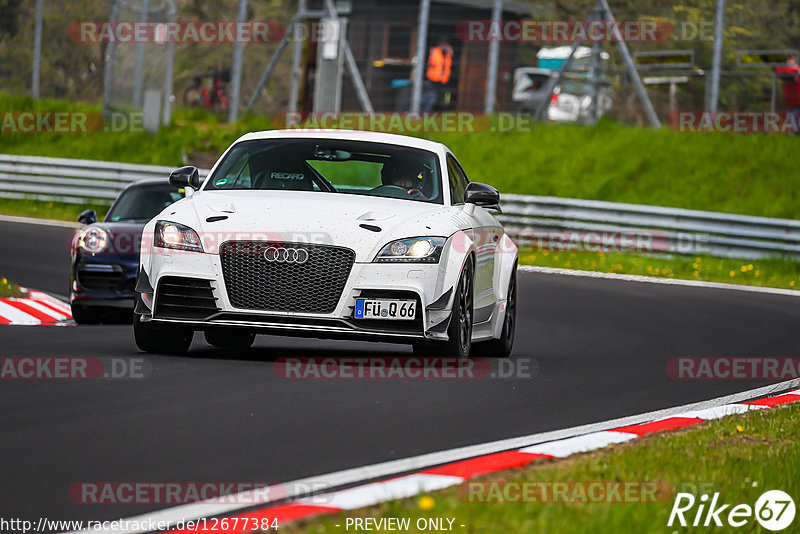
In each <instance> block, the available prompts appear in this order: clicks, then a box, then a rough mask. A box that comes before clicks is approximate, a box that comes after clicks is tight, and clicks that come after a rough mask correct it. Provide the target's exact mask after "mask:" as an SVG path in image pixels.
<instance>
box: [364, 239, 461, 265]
mask: <svg viewBox="0 0 800 534" xmlns="http://www.w3.org/2000/svg"><path fill="white" fill-rule="evenodd" d="M445 241H446V239H445V238H444V237H412V238H409V239H399V240H397V241H392V242H391V243H389V244H388V245H386V246H385V247H383V248H382V249H381V251H380V252H379V253H378V255H377V256H376V257H375V261H378V262H422V263H438V262H439V257H440V256H441V255H442V247H443V246H444V242H445Z"/></svg>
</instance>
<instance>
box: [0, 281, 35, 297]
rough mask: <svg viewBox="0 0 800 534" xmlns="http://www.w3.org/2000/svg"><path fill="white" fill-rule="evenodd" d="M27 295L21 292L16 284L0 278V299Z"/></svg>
mask: <svg viewBox="0 0 800 534" xmlns="http://www.w3.org/2000/svg"><path fill="white" fill-rule="evenodd" d="M27 296H28V293H27V292H26V291H23V290H22V289H21V288H20V287H19V286H18V285H17V284H15V283H13V282H11V281H10V280H8V279H7V278H0V298H19V297H27Z"/></svg>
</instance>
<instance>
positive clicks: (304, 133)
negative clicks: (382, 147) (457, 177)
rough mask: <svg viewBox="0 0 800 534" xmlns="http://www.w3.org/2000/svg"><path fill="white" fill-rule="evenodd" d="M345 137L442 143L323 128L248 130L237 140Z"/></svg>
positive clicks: (432, 146) (427, 145)
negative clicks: (248, 131)
mask: <svg viewBox="0 0 800 534" xmlns="http://www.w3.org/2000/svg"><path fill="white" fill-rule="evenodd" d="M281 137H282V138H286V139H290V138H291V139H297V138H307V139H347V140H350V141H371V142H373V143H386V144H390V145H400V146H408V147H413V148H421V149H423V150H430V151H434V152H436V151H438V150H439V149H440V148H442V147H443V146H444V145H443V144H442V143H437V142H435V141H428V140H427V139H418V138H416V137H410V136H407V135H398V134H390V133H382V132H369V131H363V130H323V129H308V130H304V129H300V128H297V129H294V128H293V129H288V130H264V131H261V132H250V133H247V134H244V135H243V136H241V137H240V138H239V139H237V142H238V141H249V140H251V139H275V138H281Z"/></svg>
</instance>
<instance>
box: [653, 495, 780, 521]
mask: <svg viewBox="0 0 800 534" xmlns="http://www.w3.org/2000/svg"><path fill="white" fill-rule="evenodd" d="M695 505H697V507H696V508H697V509H696V510H694V508H695ZM794 516H795V506H794V501H793V500H792V498H791V497H790V496H789V495H788V494H787V493H786V492H783V491H781V490H770V491H766V492H764V493H762V494H761V496H760V497H759V498H758V500H757V501H756V504H755V506H754V507H753V506H750V505H749V504H737V505H735V506H732V505H730V504H722V503H721V502H720V498H719V492H717V493H714V494H713V495H712V496H711V502H709V496H708V494H703V495H702V496H700V499H696V498H695V496H694V495H692V494H691V493H678V494H677V495H676V496H675V502H674V503H673V505H672V512H670V514H669V521H668V522H667V526H670V527H671V526H672V525H673V524H675V521H676V520H677V525H680V526H682V527H686V526H693V527H699V526H703V527H709V526H717V527H722V526H726V525H729V526H731V527H743V526H745V525H747V524H748V523H750V522H751V521H752V520H753V517H755V520H756V521H758V523H759V524H760V525H761V526H762V527H764V528H765V529H767V530H772V531H779V530H783V529H785V528H786V527H788V526H789V525H791V524H792V521H794Z"/></svg>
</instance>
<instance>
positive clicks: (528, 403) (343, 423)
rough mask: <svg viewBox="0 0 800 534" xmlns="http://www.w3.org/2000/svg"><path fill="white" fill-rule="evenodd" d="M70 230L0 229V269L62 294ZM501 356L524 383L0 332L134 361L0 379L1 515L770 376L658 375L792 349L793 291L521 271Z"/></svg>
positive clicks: (82, 333)
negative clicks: (360, 374) (91, 373)
mask: <svg viewBox="0 0 800 534" xmlns="http://www.w3.org/2000/svg"><path fill="white" fill-rule="evenodd" d="M70 232H71V230H69V229H66V228H56V227H49V226H39V225H28V224H19V223H6V222H1V223H0V251H2V252H1V253H0V276H6V277H8V278H10V279H12V280H14V281H16V282H17V283H19V284H22V285H25V286H27V287H31V288H37V289H42V290H46V291H52V292H55V293H58V294H65V293H66V291H67V284H68V267H69V255H68V250H67V245H66V244H67V242H68V237H69V235H70ZM519 290H520V293H519V310H518V313H519V317H518V320H519V322H518V327H517V339H516V346H515V350H514V354H513V355H512V360H514V361H515V362H520V361H521V360H523V359H530V360H532V361H534V367H535V368H536V369H537V371H536V373H535V376H533V377H532V378H505V379H501V378H494V379H489V378H484V379H473V380H413V379H412V380H377V379H376V380H370V379H362V380H357V379H352V380H287V379H284V378H280V377H279V376H277V375H278V374H279V373H276V369H278V367H276V364H275V359H276V358H281V357H298V356H299V357H304V356H313V357H323V356H334V357H353V356H371V355H378V354H380V355H394V356H400V357H402V356H405V355H410V349H409V348H408V347H406V346H404V345H390V344H379V343H366V342H342V341H325V340H313V339H294V338H282V337H272V336H259V337H258V338H257V341H256V344H255V346H254V348H253V349H251V350H249V351H245V352H241V353H233V354H232V353H226V352H225V351H223V350H220V349H214V348H211V347H209V346H207V345H206V344H205V343H204V341H203V340H202V336H201V335H200V334H196V335H195V340H194V344H193V346H192V350H191V352H190V353H189V355H187V356H185V357H163V356H151V355H143V354H141V353H139V352H138V350H137V348H136V346H135V345H134V342H133V337H132V332H131V327H130V326H129V325H99V326H77V327H23V326H13V327H8V326H7V327H0V356H84V357H86V356H93V357H98V358H102V359H109V358H114V357H118V358H141V357H144V358H145V360H146V362H147V364H146V365H147V368H148V369H149V372H148V374H147V376H146V377H145V378H140V379H126V380H13V381H12V380H2V381H1V382H0V429H2V430H0V432H2V434H1V435H2V439H0V473H2V482H3V483H2V485H0V517H4V518H9V517H13V518H22V519H29V520H34V521H36V520H38V518H39V517H42V516H44V517H47V518H49V519H84V520H86V519H91V520H104V519H116V518H120V517H128V516H132V515H136V514H140V513H143V512H146V511H148V510H153V509H158V508H164V507H165V506H164V505H161V504H156V505H129V504H104V505H87V504H76V503H74V502H73V501H71V500H70V497H69V494H68V491H69V488H70V486H72V485H73V484H76V483H80V482H86V481H140V482H141V481H146V482H179V481H220V482H222V481H238V482H282V481H290V480H295V479H298V478H301V477H309V476H313V475H317V474H324V473H328V472H333V471H338V470H341V469H346V468H351V467H357V466H362V465H367V464H372V463H376V462H382V461H387V460H391V459H397V458H404V457H408V456H413V455H418V454H422V453H426V452H434V451H439V450H443V449H449V448H454V447H458V446H464V445H470V444H476V443H481V442H486V441H492V440H497V439H502V438H510V437H515V436H521V435H526V434H531V433H536V432H544V431H549V430H557V429H562V428H568V427H572V426H576V425H581V424H586V423H592V422H599V421H604V420H608V419H612V418H616V417H622V416H626V415H633V414H637V413H642V412H647V411H651V410H657V409H662V408H668V407H672V406H677V405H681V404H686V403H689V402H695V401H701V400H707V399H711V398H714V397H718V396H722V395H726V394H730V393H735V392H739V391H744V390H747V389H751V388H755V387H758V386H761V385H766V384H769V383H770V382H777V381H778V380H772V381H769V380H767V381H755V380H700V381H697V380H675V379H672V378H670V377H669V376H668V374H667V372H666V364H667V361H668V360H669V359H670V358H672V357H676V356H732V357H752V358H761V357H785V356H791V357H800V343H798V338H797V332H798V330H797V325H798V324H800V300H798V299H797V298H796V297H787V296H780V295H768V294H760V293H746V292H739V291H729V290H720V289H705V288H695V287H680V286H668V285H655V284H647V283H632V282H624V281H617V280H600V279H589V278H580V277H571V276H559V275H548V274H533V273H520V278H519Z"/></svg>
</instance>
